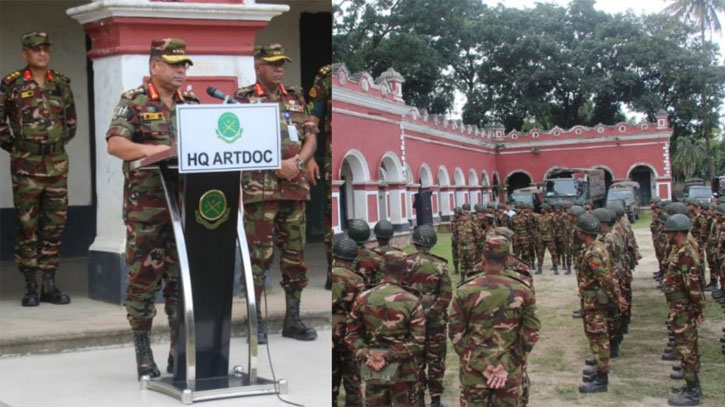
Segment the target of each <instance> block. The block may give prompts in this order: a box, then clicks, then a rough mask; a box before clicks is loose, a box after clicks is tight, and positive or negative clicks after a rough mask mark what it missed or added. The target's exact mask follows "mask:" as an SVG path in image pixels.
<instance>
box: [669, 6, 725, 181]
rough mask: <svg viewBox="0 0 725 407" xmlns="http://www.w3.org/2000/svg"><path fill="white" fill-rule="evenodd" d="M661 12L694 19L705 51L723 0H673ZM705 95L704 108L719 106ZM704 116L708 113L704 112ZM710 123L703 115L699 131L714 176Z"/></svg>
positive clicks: (717, 23) (724, 8)
mask: <svg viewBox="0 0 725 407" xmlns="http://www.w3.org/2000/svg"><path fill="white" fill-rule="evenodd" d="M663 12H664V13H667V14H669V15H671V16H672V18H675V19H678V20H681V21H695V22H696V23H697V25H698V27H699V29H700V40H701V46H702V48H701V50H702V52H707V47H706V42H705V32H706V31H710V30H712V31H716V32H720V31H721V28H722V27H721V25H720V20H719V19H718V17H717V13H718V12H725V0H674V1H673V2H672V4H670V5H669V6H667V8H665V9H664V11H663ZM705 95H706V94H705V93H702V94H701V98H700V99H701V101H700V102H701V104H702V107H703V109H704V110H708V108H712V107H717V106H719V103H718V104H717V105H716V106H712V105H711V104H710V103H709V101H708V100H707V98H706V96H705ZM706 116H710V115H707V114H706ZM711 123H713V122H711V121H710V117H703V118H702V125H701V126H700V130H701V133H702V134H704V136H705V140H706V143H705V145H706V159H707V167H708V175H709V177H708V178H712V177H714V176H715V168H714V165H713V156H712V150H711V143H710V131H709V130H710V128H711Z"/></svg>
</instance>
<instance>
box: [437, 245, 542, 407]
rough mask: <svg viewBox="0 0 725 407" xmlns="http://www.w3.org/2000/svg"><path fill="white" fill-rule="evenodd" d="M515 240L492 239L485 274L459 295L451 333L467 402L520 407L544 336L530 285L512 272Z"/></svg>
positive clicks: (452, 312) (486, 251)
mask: <svg viewBox="0 0 725 407" xmlns="http://www.w3.org/2000/svg"><path fill="white" fill-rule="evenodd" d="M510 252H511V243H510V241H509V240H508V239H506V238H505V237H503V236H490V237H488V238H487V239H486V244H485V247H484V252H483V258H484V260H483V261H482V266H483V274H480V275H477V276H475V277H474V278H472V279H470V280H468V281H467V282H466V283H464V284H463V285H462V286H461V287H460V288H459V289H458V290H457V291H456V293H455V295H454V299H453V301H452V306H451V309H450V313H449V320H450V321H449V327H448V336H449V338H450V340H451V342H452V343H453V347H454V349H455V351H456V353H457V354H458V356H459V360H460V382H461V394H460V401H461V406H519V405H520V404H519V403H520V400H521V397H522V380H523V372H524V367H525V364H526V360H527V357H528V354H529V353H530V352H531V350H532V349H533V347H534V345H535V344H536V341H537V340H538V338H539V330H540V322H539V320H538V318H537V317H536V300H535V298H534V293H533V291H532V290H531V288H530V287H529V286H528V284H527V283H526V282H525V281H523V280H522V279H520V278H517V277H515V276H514V275H513V274H509V273H506V272H505V270H506V265H507V262H508V259H509V253H510Z"/></svg>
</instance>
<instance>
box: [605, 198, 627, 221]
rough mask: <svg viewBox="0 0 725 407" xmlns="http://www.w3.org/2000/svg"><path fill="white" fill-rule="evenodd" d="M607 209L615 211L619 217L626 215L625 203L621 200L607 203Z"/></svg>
mask: <svg viewBox="0 0 725 407" xmlns="http://www.w3.org/2000/svg"><path fill="white" fill-rule="evenodd" d="M607 209H610V210H611V211H613V212H614V215H615V217H616V218H617V219H619V218H621V217H622V216H624V205H623V204H622V203H621V202H617V201H615V202H612V203H611V204H609V205H607Z"/></svg>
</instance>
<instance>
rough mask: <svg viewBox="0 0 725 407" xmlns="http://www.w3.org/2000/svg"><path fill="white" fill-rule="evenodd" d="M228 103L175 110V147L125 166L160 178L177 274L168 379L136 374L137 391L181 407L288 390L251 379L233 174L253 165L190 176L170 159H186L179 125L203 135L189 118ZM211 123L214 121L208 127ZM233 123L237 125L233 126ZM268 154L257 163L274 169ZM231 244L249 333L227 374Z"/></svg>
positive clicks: (249, 288) (250, 306)
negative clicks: (241, 360)
mask: <svg viewBox="0 0 725 407" xmlns="http://www.w3.org/2000/svg"><path fill="white" fill-rule="evenodd" d="M266 105H267V106H266V107H267V108H268V109H272V110H274V111H276V112H277V113H276V114H275V115H274V120H275V125H277V126H278V124H279V123H278V122H279V120H278V117H279V113H278V107H277V105H276V104H274V105H270V104H266ZM228 106H229V105H223V106H220V105H212V106H208V105H196V106H186V105H183V106H178V107H177V116H178V117H177V123H178V126H177V127H178V129H179V130H178V136H177V140H178V143H179V145H178V149H176V148H171V149H169V150H166V151H164V152H161V153H158V154H155V155H152V156H148V157H145V158H142V159H139V160H136V161H133V162H131V163H130V169H131V170H132V171H157V172H158V174H159V176H160V177H161V180H162V186H163V189H164V193H165V195H166V201H167V203H168V209H169V214H170V218H171V223H172V227H173V232H174V237H175V239H176V246H177V250H178V257H179V269H180V281H179V295H178V312H177V314H178V326H177V331H176V335H177V340H176V350H175V353H174V372H173V375H172V376H161V377H160V378H157V379H152V378H150V377H148V376H143V377H142V378H141V388H142V389H150V390H154V391H158V392H161V393H164V394H167V395H169V396H172V397H175V398H177V399H179V400H180V401H181V402H182V403H183V404H192V403H193V402H195V401H203V400H212V399H220V398H228V397H240V396H252V395H264V394H275V393H277V392H279V393H281V394H286V393H287V382H286V381H285V380H284V379H280V380H278V381H276V382H275V381H273V380H270V379H266V378H262V377H259V376H258V375H257V362H258V357H257V356H258V343H257V318H256V312H257V307H258V304H257V303H256V297H255V295H254V284H253V283H252V282H253V281H254V280H253V276H252V267H251V261H250V255H249V248H248V246H247V238H246V234H245V231H244V219H243V215H244V209H243V208H244V206H243V202H242V194H241V171H240V168H241V167H244V168H248V167H252V168H255V167H253V166H251V165H246V166H245V165H244V164H240V165H239V166H236V167H235V166H234V165H233V163H232V164H231V165H230V166H228V167H232V168H218V167H217V168H204V169H202V170H199V169H192V171H189V169H188V168H187V169H186V170H185V171H186V173H184V172H183V171H184V169H183V163H181V165H180V163H179V159H178V158H177V157H178V155H179V152H182V151H184V154H189V145H186V147H187V148H186V150H185V148H184V147H185V146H184V145H181V143H182V141H183V138H182V136H183V133H184V131H183V129H184V128H186V129H187V130H188V129H191V130H190V131H188V133H187V134H188V136H187V137H197V138H198V137H202V136H201V135H199V134H198V132H199V130H198V129H196V128H194V126H197V127H198V125H199V121H198V120H199V118H198V117H196V116H195V114H196V113H198V112H199V111H202V110H204V109H207V108H210V109H212V110H214V109H216V111H218V110H219V109H220V108H221V109H223V110H229V109H230V107H228ZM188 108H193V109H188ZM239 108H240V107H239V105H237V106H234V108H233V109H232V110H235V111H238V110H239ZM247 110H249V109H247ZM185 111H187V112H189V111H190V112H191V113H187V114H186V116H188V117H186V118H185V115H184V112H185ZM258 111H259V110H257V111H256V112H258ZM203 114H209V112H203ZM223 114H229V112H228V111H227V112H224V113H223ZM254 114H258V113H254ZM270 115H271V113H270ZM222 117H224V116H222ZM227 117H229V116H227ZM183 118H185V120H186V123H188V125H186V127H182V126H184V124H183V123H182V119H183ZM258 119H259V118H258V117H256V118H255V120H258ZM224 123H227V122H222V121H220V122H219V126H220V128H221V127H222V125H223V124H224ZM216 124H217V123H213V124H212V125H211V126H212V128H213V127H214V125H216ZM237 125H239V127H240V128H241V125H240V123H239V122H237ZM227 128H229V126H227ZM277 131H278V129H277ZM240 133H241V132H240ZM278 134H279V133H278V132H277V137H276V141H274V142H275V143H277V144H278V143H279V142H278V140H279V135H278ZM238 138H240V137H237V139H238ZM267 138H271V137H267ZM269 142H273V141H272V140H269ZM188 144H191V143H188ZM208 144H209V142H208V140H207V142H206V143H201V145H202V146H204V145H207V147H208ZM237 144H238V143H237ZM221 148H222V149H235V151H240V150H239V145H237V146H236V147H235V146H234V145H233V143H228V144H227V143H226V142H225V141H224V143H223V144H222V147H221ZM255 148H257V147H255ZM192 150H193V148H192ZM274 151H276V152H277V153H276V157H273V158H275V159H276V160H271V161H270V162H266V163H264V164H262V166H266V167H268V168H275V167H276V168H279V149H276V150H274ZM194 154H201V153H200V152H196V153H194ZM205 154H214V152H213V151H210V152H206V153H205ZM238 155H239V156H242V154H238ZM272 155H275V154H272ZM248 164H249V163H248ZM258 167H259V165H257V168H258ZM179 184H181V185H183V187H182V191H183V192H182V194H181V196H179V195H178V194H177V189H178V185H179ZM237 243H238V246H239V250H240V252H241V259H242V266H243V267H242V268H243V273H244V278H245V281H246V282H247V284H245V286H246V292H245V296H246V305H247V325H248V333H249V334H248V335H249V336H248V360H247V364H246V370H245V369H244V367H243V366H241V365H237V366H234V367H233V368H231V369H230V359H229V350H230V339H231V311H232V299H233V284H234V264H235V256H236V250H237V248H236V247H237Z"/></svg>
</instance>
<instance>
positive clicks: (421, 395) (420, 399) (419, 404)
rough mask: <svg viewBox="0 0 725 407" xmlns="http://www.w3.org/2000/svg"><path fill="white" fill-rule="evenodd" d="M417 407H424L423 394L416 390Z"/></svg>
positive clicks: (421, 391)
mask: <svg viewBox="0 0 725 407" xmlns="http://www.w3.org/2000/svg"><path fill="white" fill-rule="evenodd" d="M418 407H425V392H424V391H423V390H418Z"/></svg>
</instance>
